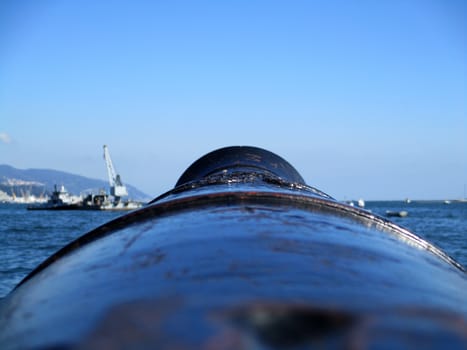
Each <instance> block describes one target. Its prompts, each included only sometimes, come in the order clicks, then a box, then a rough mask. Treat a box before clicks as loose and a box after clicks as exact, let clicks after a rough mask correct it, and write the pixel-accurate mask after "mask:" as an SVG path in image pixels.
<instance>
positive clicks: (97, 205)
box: [27, 145, 142, 210]
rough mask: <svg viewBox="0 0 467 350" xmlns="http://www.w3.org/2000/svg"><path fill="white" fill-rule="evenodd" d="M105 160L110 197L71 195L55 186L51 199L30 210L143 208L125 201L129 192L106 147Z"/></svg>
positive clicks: (137, 203)
mask: <svg viewBox="0 0 467 350" xmlns="http://www.w3.org/2000/svg"><path fill="white" fill-rule="evenodd" d="M104 159H105V163H106V166H107V173H108V176H109V185H110V195H109V194H107V193H106V192H105V191H100V192H99V193H98V194H88V195H87V196H85V197H84V198H83V196H73V195H71V194H70V193H69V192H68V191H67V190H66V189H65V187H64V186H63V185H62V186H60V189H58V188H57V185H55V186H54V191H53V192H52V195H51V197H50V199H49V200H48V201H47V202H46V203H43V204H41V205H36V206H30V207H28V208H27V209H28V210H134V209H138V208H141V207H142V203H141V202H136V201H132V200H124V199H123V197H127V196H128V190H127V188H126V186H125V185H124V184H123V182H122V180H121V177H120V175H119V174H117V172H116V171H115V168H114V166H113V163H112V159H111V158H110V153H109V150H108V148H107V146H106V145H104Z"/></svg>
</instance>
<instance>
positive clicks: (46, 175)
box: [0, 164, 151, 201]
mask: <svg viewBox="0 0 467 350" xmlns="http://www.w3.org/2000/svg"><path fill="white" fill-rule="evenodd" d="M54 185H59V186H60V185H63V186H65V188H66V189H67V190H68V192H70V193H72V194H75V195H79V194H80V193H82V192H90V191H92V192H94V193H97V192H98V191H99V190H101V189H104V190H105V191H106V192H109V183H108V182H106V181H103V180H97V179H90V178H87V177H84V176H80V175H75V174H70V173H66V172H63V171H58V170H51V169H25V170H22V169H16V168H13V167H11V166H9V165H1V164H0V191H3V192H5V193H7V194H8V195H10V196H11V195H12V194H13V193H14V194H15V195H16V196H22V195H23V194H30V195H35V196H40V195H44V194H50V193H51V192H52V191H53V188H54ZM125 186H126V187H127V189H128V194H129V198H131V199H134V200H140V201H146V200H148V199H150V198H151V197H150V196H148V195H147V194H145V193H143V192H142V191H140V190H138V189H137V188H136V187H134V186H131V185H129V184H125Z"/></svg>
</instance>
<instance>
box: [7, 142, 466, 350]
mask: <svg viewBox="0 0 467 350" xmlns="http://www.w3.org/2000/svg"><path fill="white" fill-rule="evenodd" d="M224 151H225V154H224ZM246 155H247V156H246ZM243 157H246V158H247V160H243V159H244V158H243ZM203 169H205V171H204V170H203ZM277 169H280V170H277ZM466 290H467V279H466V274H465V271H464V268H463V267H462V266H461V265H459V264H458V263H457V262H455V261H454V260H453V259H451V258H450V257H449V256H447V255H446V254H445V253H444V252H442V251H441V250H439V249H438V248H436V247H435V246H433V245H432V244H430V243H428V242H426V241H424V240H423V239H421V238H420V237H418V236H416V235H414V234H413V233H411V232H409V231H407V230H406V229H404V228H401V227H399V226H397V225H395V224H393V223H392V222H390V221H388V220H387V219H384V218H382V217H379V216H376V215H374V214H372V213H370V212H368V211H365V210H361V209H358V208H354V207H350V206H348V205H345V204H343V203H340V202H337V201H335V200H333V199H332V198H331V197H329V196H328V195H326V194H324V193H322V192H320V191H319V190H317V189H315V188H313V187H310V186H308V185H306V184H305V183H304V182H303V179H301V177H300V175H298V173H297V172H296V171H295V170H294V169H293V168H292V167H291V166H290V165H289V164H288V163H287V162H285V161H284V160H283V159H282V158H280V157H278V156H276V155H274V154H272V153H270V152H267V151H264V150H261V149H257V148H253V147H230V148H227V149H225V150H218V151H215V152H213V153H211V154H209V155H207V156H205V157H203V158H201V159H200V160H199V161H197V162H195V163H194V164H193V165H192V166H191V167H190V168H189V169H188V170H187V171H186V172H185V173H184V174H183V175H182V177H181V178H180V180H179V181H178V182H177V185H176V187H175V188H174V189H173V190H171V191H169V192H167V193H165V194H163V195H161V196H160V197H158V198H157V199H156V200H154V201H153V202H151V203H150V204H149V205H148V206H146V207H145V208H142V209H140V210H137V211H134V212H131V213H129V214H127V215H125V216H122V217H120V218H118V219H116V220H113V221H111V222H109V223H107V224H105V225H103V226H101V227H98V228H96V229H95V230H93V231H91V232H89V233H87V234H85V235H84V236H82V237H80V238H79V239H77V240H76V241H74V242H72V243H71V244H69V245H68V246H66V247H64V248H63V249H62V250H60V251H59V252H57V253H56V254H54V255H53V256H51V257H50V258H48V259H47V260H46V261H44V262H43V263H42V264H41V265H40V266H38V267H37V268H36V269H35V270H34V271H33V272H32V273H31V274H30V275H29V276H27V277H26V278H25V279H24V280H23V281H22V282H21V283H20V284H19V285H18V286H17V288H16V289H15V290H14V291H13V292H12V293H10V295H8V296H7V298H6V299H5V300H4V301H3V302H2V303H1V304H0V348H1V349H15V348H18V349H23V348H54V347H57V348H72V347H81V348H96V349H97V348H99V349H100V348H148V349H164V348H188V349H200V348H201V349H250V348H253V349H276V348H291V349H302V348H310V347H311V346H315V345H316V346H323V347H328V348H343V347H349V348H356V349H361V348H363V349H366V348H383V347H384V348H417V349H418V348H442V349H445V348H450V349H456V348H457V349H463V348H464V347H465V344H466V341H467V338H466V337H467V323H466V319H467V296H466V292H465V291H466Z"/></svg>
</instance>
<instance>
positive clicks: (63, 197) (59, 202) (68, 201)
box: [28, 185, 83, 210]
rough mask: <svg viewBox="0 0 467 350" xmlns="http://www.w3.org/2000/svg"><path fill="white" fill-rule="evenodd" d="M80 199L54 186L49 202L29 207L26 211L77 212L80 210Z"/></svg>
mask: <svg viewBox="0 0 467 350" xmlns="http://www.w3.org/2000/svg"><path fill="white" fill-rule="evenodd" d="M82 204H83V202H82V198H81V197H80V196H73V195H72V194H70V193H69V192H68V191H67V190H66V189H65V186H63V185H61V186H60V188H59V187H57V185H55V186H54V190H53V192H52V195H51V196H50V198H49V200H48V201H47V202H45V203H42V204H39V205H34V206H29V207H28V210H77V209H82Z"/></svg>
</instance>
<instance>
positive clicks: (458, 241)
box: [0, 201, 467, 297]
mask: <svg viewBox="0 0 467 350" xmlns="http://www.w3.org/2000/svg"><path fill="white" fill-rule="evenodd" d="M366 209H368V210H371V211H372V212H373V213H375V214H378V215H382V216H384V215H385V213H386V210H391V211H400V210H406V211H408V213H409V215H408V216H407V217H405V218H391V220H392V221H394V222H395V223H397V224H399V225H401V226H404V227H406V228H408V229H410V230H411V231H412V232H414V233H416V234H418V235H419V236H421V237H423V238H425V239H427V240H429V241H430V242H432V243H434V244H435V245H437V246H438V247H439V248H441V249H442V250H444V251H445V252H446V253H448V254H449V255H450V256H452V257H453V258H454V259H456V260H457V261H458V262H459V263H461V264H462V265H464V266H467V220H466V219H467V203H466V202H462V203H461V202H452V203H451V204H444V203H443V202H412V203H409V204H407V203H404V202H402V201H398V202H396V201H394V202H388V201H385V202H368V203H367V204H366ZM120 215H122V213H119V212H99V211H28V210H26V207H25V206H24V205H16V204H0V257H1V259H0V297H3V296H5V295H6V294H7V293H9V292H10V291H11V289H12V288H13V287H14V286H15V285H16V284H17V283H18V282H19V281H21V279H22V278H23V277H25V276H26V275H27V274H28V273H29V272H31V271H32V270H33V268H34V267H36V266H37V265H38V264H39V263H41V262H42V261H43V260H44V259H45V258H47V257H48V256H49V255H51V254H52V253H54V252H55V251H57V250H58V249H60V248H61V247H63V246H64V245H65V244H67V243H69V242H71V241H72V240H74V239H76V238H78V237H79V236H81V235H82V234H84V233H86V232H88V231H90V230H91V229H93V228H95V227H97V226H99V225H102V224H104V223H106V222H107V221H109V220H111V219H113V218H115V217H117V216H120Z"/></svg>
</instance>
